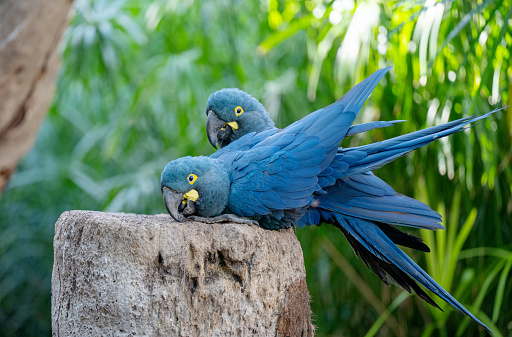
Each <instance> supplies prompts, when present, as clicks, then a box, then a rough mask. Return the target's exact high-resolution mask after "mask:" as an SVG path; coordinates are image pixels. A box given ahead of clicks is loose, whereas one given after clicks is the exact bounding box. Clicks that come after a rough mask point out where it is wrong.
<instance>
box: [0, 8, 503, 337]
mask: <svg viewBox="0 0 512 337" xmlns="http://www.w3.org/2000/svg"><path fill="white" fill-rule="evenodd" d="M75 7H76V12H75V16H74V18H73V20H72V22H71V25H70V27H69V29H68V31H67V32H66V35H65V38H64V42H63V44H62V55H63V62H62V68H61V72H60V76H59V80H58V83H57V91H56V95H55V99H54V103H53V105H52V108H51V109H50V112H49V115H48V118H47V119H46V121H45V123H44V125H43V127H42V129H41V131H40V133H39V136H38V139H37V142H36V145H35V147H34V149H33V150H32V151H31V152H30V153H29V155H28V156H27V157H26V158H25V159H24V160H23V162H22V163H21V164H20V165H19V168H18V172H17V174H16V175H15V176H14V177H13V178H12V180H11V182H10V184H9V187H8V189H7V190H6V191H4V193H3V197H2V199H1V200H0V214H1V217H0V231H1V232H2V235H1V236H0V326H1V327H2V329H0V335H2V336H19V335H45V334H46V335H49V334H50V330H51V327H50V310H49V308H50V281H51V266H52V237H53V224H54V223H55V221H56V220H57V218H58V216H59V214H60V213H62V212H63V211H65V210H70V209H93V210H104V211H123V212H140V213H150V214H152V213H161V212H165V208H164V206H163V203H162V201H161V193H160V191H159V175H160V172H161V171H162V169H163V167H164V166H165V164H166V163H167V162H168V161H169V160H170V159H173V158H177V157H181V156H185V155H209V154H210V153H212V152H213V149H212V148H211V147H210V145H209V143H208V141H207V139H206V134H205V130H204V124H205V114H204V109H205V107H206V106H205V105H206V100H207V98H208V96H209V94H210V93H212V92H214V91H216V90H218V89H220V88H223V87H239V88H241V89H243V90H246V91H248V92H249V93H251V94H252V95H253V96H255V97H257V98H259V99H261V101H262V102H263V104H264V105H265V106H266V107H267V109H268V110H269V112H270V113H271V117H272V118H273V119H274V120H275V121H276V122H277V126H280V127H283V126H286V125H288V124H290V123H291V122H293V121H295V120H297V119H299V118H301V117H302V116H304V115H306V114H307V113H309V112H311V111H314V110H316V109H318V108H321V107H323V106H325V105H328V104H330V103H332V102H333V101H335V100H336V99H337V98H339V97H340V96H341V95H342V94H343V93H344V92H346V91H347V90H348V89H349V88H350V87H352V86H353V85H354V84H355V83H357V82H359V81H360V80H362V79H363V78H364V77H366V76H368V75H369V74H371V73H372V72H373V71H375V70H376V69H378V68H380V67H383V66H386V65H393V66H394V68H393V69H392V70H391V72H390V75H389V76H387V77H386V78H385V79H384V80H383V81H382V82H381V85H380V86H378V87H377V89H376V90H375V92H374V94H373V95H372V97H371V98H370V99H369V102H368V103H367V104H366V105H365V107H363V110H362V111H361V113H360V114H359V116H358V120H357V122H367V121H371V120H376V119H380V120H392V119H407V120H408V122H407V123H401V124H398V125H396V126H394V127H392V128H386V129H381V130H376V131H372V132H369V133H368V134H364V135H357V136H354V137H351V138H350V139H347V140H345V141H344V142H343V144H342V145H343V146H354V145H359V144H365V143H368V142H373V141H379V140H382V139H385V138H390V137H393V136H396V135H399V134H403V133H407V132H411V131H415V130H418V129H421V128H424V127H428V126H431V125H434V124H438V123H444V122H447V121H449V120H453V119H457V118H460V117H463V116H467V115H469V114H477V115H480V114H483V113H485V112H487V111H490V110H491V105H492V104H500V105H501V104H502V105H507V104H510V102H511V100H512V89H511V88H512V87H511V86H510V83H511V82H512V64H511V55H510V50H511V47H510V46H511V45H512V32H511V31H512V29H511V27H512V19H511V17H512V10H511V9H510V8H511V7H512V3H511V2H510V0H502V1H499V0H496V1H490V0H483V1H476V0H472V1H463V0H458V1H450V0H443V1H435V0H429V1H426V2H418V1H394V2H380V1H364V2H363V1H360V2H359V1H358V2H357V3H354V2H353V1H351V0H336V1H333V2H322V1H321V0H314V1H305V2H299V1H292V0H281V1H278V0H268V1H264V2H253V1H234V0H220V1H215V2H209V1H204V2H201V1H193V0H188V1H177V0H155V1H153V2H151V3H148V2H145V1H140V0H126V1H119V0H94V1H92V0H91V1H86V0H79V1H76V2H75ZM511 111H512V110H510V109H509V110H506V111H504V112H499V113H497V114H495V116H493V117H491V118H488V119H487V120H485V121H483V122H481V123H480V124H479V125H476V126H475V127H473V128H471V129H469V130H467V131H465V132H461V133H460V134H457V135H454V136H452V137H450V138H449V139H442V140H441V141H439V142H437V143H434V144H432V145H430V146H428V147H426V148H422V149H420V150H418V151H415V152H414V153H413V154H410V155H408V156H407V157H405V158H401V159H399V160H397V161H395V162H393V163H390V164H389V165H387V166H386V167H384V168H382V169H379V170H378V171H377V172H376V174H377V175H378V176H379V177H381V178H383V179H384V180H386V181H387V182H388V183H389V184H390V185H392V186H393V187H394V188H395V189H396V190H397V191H399V192H401V193H403V194H406V195H410V196H413V197H416V198H419V199H420V200H423V201H425V202H427V203H428V204H429V205H431V206H432V207H433V208H434V209H437V210H439V211H440V212H441V213H442V214H443V216H444V219H445V226H446V227H447V231H437V232H436V233H427V232H425V233H424V232H422V233H421V235H422V236H423V237H424V239H425V240H426V241H427V243H428V244H429V245H430V246H431V248H432V252H431V253H430V254H423V253H421V254H420V253H415V252H412V251H408V253H410V254H411V255H413V258H414V260H415V261H419V262H420V265H422V266H423V267H425V268H426V269H427V270H428V272H429V273H430V274H431V275H432V276H433V277H434V278H435V279H436V280H437V281H439V282H440V284H441V285H443V286H444V287H445V288H446V289H447V290H449V291H450V292H452V293H453V294H454V295H455V297H456V298H457V299H459V300H460V301H461V303H463V304H464V305H466V306H467V307H468V308H469V309H470V310H471V311H473V312H474V313H475V314H476V315H477V316H478V317H479V318H481V319H482V321H484V323H486V324H488V325H489V326H490V327H491V328H493V329H494V330H495V331H496V332H497V333H498V335H504V336H507V335H511V330H510V322H509V318H510V317H512V306H511V305H510V304H511V302H510V298H512V285H511V283H510V282H509V280H510V269H511V266H512V262H511V261H512V245H511V244H510V242H512V228H511V227H510V226H509V223H510V221H509V219H510V217H511V213H512V198H511V193H512V189H511V187H510V186H512V169H511V167H510V160H511V159H512V152H511V150H510V149H511V148H512V146H511V139H512V133H511V127H512V125H511V122H512V117H511V116H512V112H511ZM297 236H298V237H299V239H300V241H301V244H302V247H303V250H304V259H305V262H306V267H307V278H308V287H309V289H310V292H311V294H312V298H313V302H312V307H313V311H314V313H315V324H316V325H317V326H318V333H317V335H318V336H331V335H364V334H367V336H389V335H396V336H420V335H424V336H430V335H441V336H451V335H464V336H468V335H483V334H484V333H483V332H482V331H481V330H479V329H478V327H477V326H476V324H474V323H472V322H470V321H469V320H467V319H465V318H463V317H461V316H460V315H454V314H453V310H452V309H451V308H449V307H446V306H444V304H441V303H440V301H437V302H438V303H439V304H440V305H441V307H442V308H443V310H444V312H441V311H439V310H436V309H433V308H427V305H426V304H424V303H421V301H420V300H419V299H418V298H417V297H416V296H406V295H407V294H406V293H405V294H404V293H403V291H402V290H401V289H399V288H397V287H394V286H392V287H387V286H386V285H384V284H383V283H382V282H381V281H380V280H379V279H378V278H377V277H376V276H375V275H373V274H372V273H371V272H370V271H369V270H367V269H366V267H365V266H364V265H363V264H362V263H361V262H360V261H358V260H357V258H356V257H355V256H354V254H353V252H352V250H351V248H350V247H349V245H348V244H347V242H346V240H345V239H344V238H343V236H342V235H341V233H339V231H338V230H336V229H335V228H330V227H329V226H321V227H320V228H307V229H304V230H297ZM478 247H485V248H478ZM424 258H425V259H424Z"/></svg>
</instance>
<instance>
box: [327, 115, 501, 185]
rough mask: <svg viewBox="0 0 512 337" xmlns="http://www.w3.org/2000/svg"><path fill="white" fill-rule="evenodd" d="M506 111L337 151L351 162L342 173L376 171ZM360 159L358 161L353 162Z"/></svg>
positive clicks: (343, 158)
mask: <svg viewBox="0 0 512 337" xmlns="http://www.w3.org/2000/svg"><path fill="white" fill-rule="evenodd" d="M501 109H504V108H499V109H495V110H493V111H491V112H488V113H486V114H484V115H482V116H479V117H475V116H471V117H466V118H461V119H458V120H455V121H452V122H449V123H445V124H442V125H437V126H433V127H430V128H427V129H424V130H420V131H416V132H411V133H408V134H406V135H402V136H399V137H395V138H391V139H387V140H384V141H381V142H378V143H373V144H368V145H363V146H358V147H352V148H340V149H338V155H337V156H336V158H335V161H341V162H344V161H347V160H348V161H349V166H350V167H349V168H348V169H346V170H345V171H344V172H342V175H343V176H347V175H352V174H356V173H361V172H365V171H370V170H375V169H377V168H379V167H382V166H384V165H386V164H387V163H389V162H391V161H393V160H395V159H397V158H399V157H401V156H404V155H406V154H407V153H409V152H411V151H413V150H416V149H418V148H420V147H422V146H425V145H427V144H430V143H431V142H433V141H434V140H436V139H439V138H443V137H446V136H449V135H451V134H454V133H456V132H459V131H462V130H464V129H466V127H467V125H468V124H469V123H474V122H476V121H479V120H481V119H484V118H487V117H489V116H490V115H491V114H493V113H495V112H496V111H499V110H501ZM354 158H359V159H356V160H355V159H354Z"/></svg>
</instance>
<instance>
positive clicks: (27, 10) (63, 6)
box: [0, 0, 72, 194]
mask: <svg viewBox="0 0 512 337" xmlns="http://www.w3.org/2000/svg"><path fill="white" fill-rule="evenodd" d="M71 4H72V1H70V0H52V1H46V0H2V1H0V194H1V192H2V189H3V188H4V187H5V185H6V184H7V181H8V179H9V176H10V175H11V174H12V173H13V172H14V170H15V168H16V165H17V164H18V161H19V160H20V159H21V158H22V157H23V156H24V155H25V153H26V152H27V151H28V150H29V149H30V148H31V147H32V144H33V143H34V140H35V137H36V135H37V130H38V129H39V126H40V125H41V122H42V121H43V119H44V117H45V115H46V111H47V110H48V106H49V105H50V102H51V99H52V96H53V90H54V87H55V85H54V82H55V77H56V74H57V69H58V66H59V61H58V53H57V46H58V44H59V42H60V39H61V37H62V34H63V33H64V30H65V29H66V27H67V25H68V21H69V18H68V16H69V15H68V13H69V9H70V7H71Z"/></svg>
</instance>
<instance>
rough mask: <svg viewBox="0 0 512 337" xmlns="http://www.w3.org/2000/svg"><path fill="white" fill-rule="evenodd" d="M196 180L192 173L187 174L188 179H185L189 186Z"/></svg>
mask: <svg viewBox="0 0 512 337" xmlns="http://www.w3.org/2000/svg"><path fill="white" fill-rule="evenodd" d="M196 179H197V176H196V175H195V174H193V173H191V174H189V175H188V177H187V181H188V183H189V184H190V185H192V184H193V183H195V181H196Z"/></svg>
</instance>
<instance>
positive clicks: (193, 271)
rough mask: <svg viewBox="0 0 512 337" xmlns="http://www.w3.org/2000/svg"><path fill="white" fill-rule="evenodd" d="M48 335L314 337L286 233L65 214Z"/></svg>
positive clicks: (295, 251)
mask: <svg viewBox="0 0 512 337" xmlns="http://www.w3.org/2000/svg"><path fill="white" fill-rule="evenodd" d="M54 255H55V262H54V266H53V275H52V330H53V336H313V334H314V329H313V325H312V324H311V311H310V306H309V293H308V290H307V286H306V280H305V276H306V273H305V269H304V260H303V256H302V249H301V247H300V244H299V242H298V240H297V238H296V237H295V233H294V231H293V229H288V230H281V231H268V230H263V229H261V228H259V227H257V226H246V225H239V224H232V223H221V224H203V223H197V222H186V223H177V222H174V221H173V220H172V219H171V218H170V217H169V215H163V214H162V215H153V216H150V215H136V214H124V213H102V212H92V211H69V212H65V213H63V214H62V215H61V217H60V218H59V220H58V221H57V223H56V225H55V239H54Z"/></svg>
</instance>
